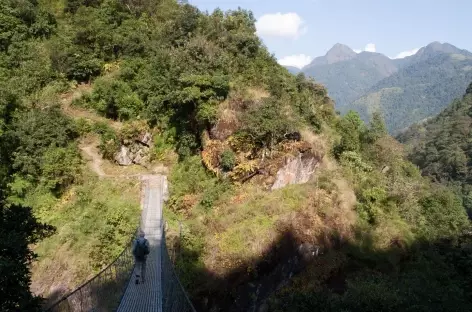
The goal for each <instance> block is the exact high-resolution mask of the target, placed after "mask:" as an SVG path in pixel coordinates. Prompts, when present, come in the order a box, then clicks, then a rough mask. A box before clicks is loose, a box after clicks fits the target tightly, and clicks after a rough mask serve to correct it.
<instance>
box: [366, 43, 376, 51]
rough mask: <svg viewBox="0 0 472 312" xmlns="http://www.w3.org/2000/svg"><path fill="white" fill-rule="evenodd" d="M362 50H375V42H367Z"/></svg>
mask: <svg viewBox="0 0 472 312" xmlns="http://www.w3.org/2000/svg"><path fill="white" fill-rule="evenodd" d="M364 51H367V52H375V44H374V43H368V44H367V45H366V46H365V48H364Z"/></svg>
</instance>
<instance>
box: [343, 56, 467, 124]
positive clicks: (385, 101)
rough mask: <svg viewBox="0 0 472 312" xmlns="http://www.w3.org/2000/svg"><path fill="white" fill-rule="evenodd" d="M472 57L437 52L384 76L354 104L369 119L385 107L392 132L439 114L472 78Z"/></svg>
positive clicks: (355, 108)
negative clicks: (373, 113) (388, 75)
mask: <svg viewBox="0 0 472 312" xmlns="http://www.w3.org/2000/svg"><path fill="white" fill-rule="evenodd" d="M471 69H472V57H471V56H469V55H463V54H446V53H437V54H436V55H431V56H429V57H428V58H426V59H424V60H422V61H419V62H414V63H413V64H410V65H408V66H405V67H404V68H402V69H400V70H399V71H398V72H396V73H395V74H393V75H391V76H390V77H388V78H385V79H383V80H382V81H380V82H379V83H378V84H376V85H375V86H373V87H372V88H371V89H370V90H368V91H367V92H366V94H365V95H364V96H363V97H362V98H360V99H358V100H356V101H355V102H353V103H352V106H351V109H354V110H357V111H359V113H360V114H361V116H362V117H363V119H364V120H368V118H369V116H370V114H371V113H372V111H375V110H376V109H381V111H382V113H383V115H384V118H385V122H386V124H387V128H388V129H389V131H390V133H397V132H398V131H399V130H401V129H405V128H407V127H408V126H410V125H411V124H413V123H415V122H419V121H421V120H423V119H425V118H428V117H431V116H435V115H436V114H438V113H439V112H441V110H442V109H443V108H444V105H445V103H450V102H451V101H452V100H453V99H454V98H455V97H457V96H459V95H460V94H462V92H464V89H465V88H466V87H467V85H468V84H469V83H470V81H472V70H471Z"/></svg>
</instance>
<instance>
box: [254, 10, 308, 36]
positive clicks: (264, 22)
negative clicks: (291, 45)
mask: <svg viewBox="0 0 472 312" xmlns="http://www.w3.org/2000/svg"><path fill="white" fill-rule="evenodd" d="M304 24H305V22H304V21H303V19H302V18H301V17H300V16H299V15H298V14H297V13H285V14H282V13H280V12H279V13H275V14H265V15H262V16H261V17H260V18H259V20H258V21H257V22H256V29H257V34H258V35H259V36H273V37H285V38H298V37H299V36H300V35H302V34H303V33H304V32H305V31H306V27H305V26H304Z"/></svg>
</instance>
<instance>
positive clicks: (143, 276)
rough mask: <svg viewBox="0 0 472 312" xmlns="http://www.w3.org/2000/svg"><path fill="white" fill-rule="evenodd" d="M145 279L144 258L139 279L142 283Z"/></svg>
mask: <svg viewBox="0 0 472 312" xmlns="http://www.w3.org/2000/svg"><path fill="white" fill-rule="evenodd" d="M145 277H146V258H144V260H143V262H141V278H142V281H143V283H144V279H145Z"/></svg>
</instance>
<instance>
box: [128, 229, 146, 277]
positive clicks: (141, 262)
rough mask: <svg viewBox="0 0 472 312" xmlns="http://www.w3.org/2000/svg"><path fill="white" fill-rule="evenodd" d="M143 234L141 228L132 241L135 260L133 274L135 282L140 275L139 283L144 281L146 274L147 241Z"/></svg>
mask: <svg viewBox="0 0 472 312" xmlns="http://www.w3.org/2000/svg"><path fill="white" fill-rule="evenodd" d="M144 236H145V234H144V232H143V231H142V230H140V231H139V237H138V238H136V239H135V240H134V242H133V249H132V250H133V256H134V260H135V270H136V271H135V272H136V273H135V274H136V284H139V278H140V277H141V283H144V280H145V276H146V258H147V255H148V254H149V241H148V240H147V239H146V238H144Z"/></svg>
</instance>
